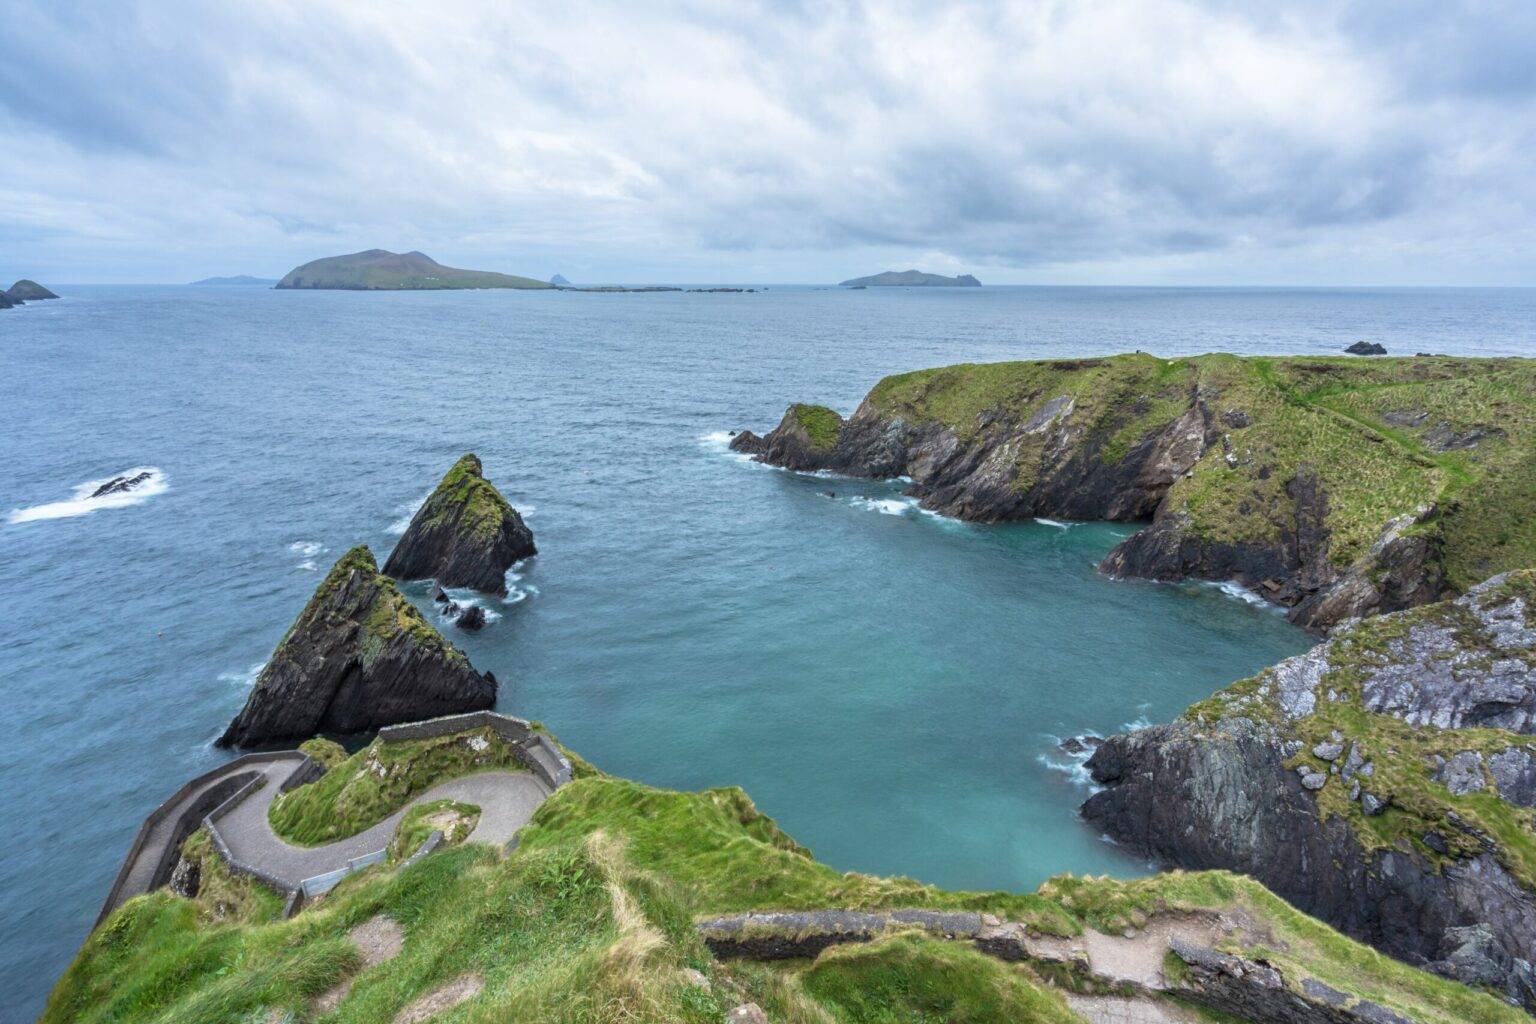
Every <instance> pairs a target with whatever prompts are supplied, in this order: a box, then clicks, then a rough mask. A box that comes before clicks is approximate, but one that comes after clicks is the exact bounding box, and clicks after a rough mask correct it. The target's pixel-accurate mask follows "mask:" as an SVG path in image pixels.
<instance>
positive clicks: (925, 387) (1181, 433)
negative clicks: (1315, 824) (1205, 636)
mask: <svg viewBox="0 0 1536 1024" xmlns="http://www.w3.org/2000/svg"><path fill="white" fill-rule="evenodd" d="M764 447H765V450H764V452H763V453H762V454H761V455H759V456H758V457H759V458H761V459H762V460H763V461H765V462H769V463H771V464H773V465H778V466H784V467H786V468H790V469H796V470H822V469H825V470H831V471H834V472H839V473H847V474H850V475H854V476H871V477H896V476H909V477H911V478H912V481H913V483H912V486H911V490H910V493H912V494H914V495H916V496H918V497H920V498H921V499H922V504H923V506H924V507H925V508H928V509H932V510H935V511H938V512H942V513H945V514H948V515H954V516H959V517H961V518H964V519H972V520H978V521H984V522H995V521H1002V520H1011V519H1027V518H1031V517H1034V516H1051V517H1057V518H1075V519H1111V520H1124V521H1145V520H1151V525H1150V526H1149V527H1148V528H1147V529H1145V530H1143V531H1141V532H1140V533H1138V534H1136V535H1135V536H1134V537H1131V538H1130V539H1128V540H1127V541H1125V542H1124V543H1123V544H1121V545H1120V546H1119V547H1118V548H1116V549H1115V550H1114V551H1113V552H1112V553H1111V554H1110V555H1109V556H1108V557H1107V558H1106V559H1105V561H1104V564H1103V568H1104V570H1105V571H1107V572H1109V573H1112V574H1117V575H1127V576H1138V577H1146V578H1151V579H1166V580H1171V579H1182V578H1187V577H1193V578H1201V579H1211V580H1237V581H1239V582H1241V583H1243V584H1245V585H1246V586H1249V587H1251V588H1253V589H1254V590H1256V591H1258V592H1259V593H1260V594H1262V595H1263V596H1265V597H1267V598H1269V599H1270V600H1272V601H1275V602H1277V603H1280V604H1283V605H1285V606H1287V607H1289V608H1290V609H1291V612H1290V615H1291V618H1292V619H1293V621H1296V622H1298V623H1300V624H1302V625H1305V626H1309V627H1313V628H1320V629H1326V628H1330V627H1332V626H1333V625H1334V624H1335V623H1338V622H1340V621H1343V620H1344V619H1347V618H1350V617H1352V616H1359V615H1365V614H1370V613H1372V612H1378V611H1394V610H1398V609H1401V608H1407V607H1413V606H1416V605H1420V604H1423V603H1426V602H1428V601H1433V600H1436V599H1439V598H1441V597H1445V596H1448V595H1451V594H1455V593H1459V592H1462V591H1463V590H1465V588H1466V587H1468V586H1471V585H1472V584H1474V583H1476V582H1477V581H1478V580H1482V579H1486V578H1487V577H1488V576H1490V575H1493V574H1494V573H1497V572H1501V571H1504V570H1507V569H1512V568H1518V567H1521V566H1526V565H1532V564H1536V362H1532V361H1529V360H1516V359H1479V360H1472V359H1453V358H1445V357H1434V358H1408V359H1382V360H1376V361H1372V362H1369V363H1367V362H1364V361H1360V360H1350V359H1346V358H1289V359H1260V358H1242V357H1237V356H1228V355H1208V356H1199V357H1195V358H1190V359H1176V360H1163V359H1157V358H1155V357H1153V356H1149V355H1144V354H1139V353H1138V354H1135V355H1125V356H1115V357H1110V358H1105V359H1078V360H1052V361H1043V362H1031V363H996V364H987V365H961V366H951V367H945V368H943V369H938V370H923V371H918V372H915V373H907V374H901V375H898V376H894V377H888V378H886V379H885V380H883V381H881V382H880V383H879V384H878V385H876V386H875V388H874V390H872V391H871V392H870V393H869V395H868V397H866V398H865V400H864V401H863V403H861V404H860V406H859V408H858V410H857V411H856V412H855V413H854V415H853V416H852V417H851V418H849V419H847V420H844V419H843V418H842V417H841V416H839V415H838V414H837V413H836V412H834V411H833V410H831V409H826V408H823V407H820V406H807V405H796V406H792V407H791V408H790V410H789V412H788V413H786V415H785V418H784V420H783V421H782V422H781V423H780V424H779V426H778V428H776V429H775V430H774V431H773V432H771V433H770V434H768V435H767V436H766V437H765V438H764Z"/></svg>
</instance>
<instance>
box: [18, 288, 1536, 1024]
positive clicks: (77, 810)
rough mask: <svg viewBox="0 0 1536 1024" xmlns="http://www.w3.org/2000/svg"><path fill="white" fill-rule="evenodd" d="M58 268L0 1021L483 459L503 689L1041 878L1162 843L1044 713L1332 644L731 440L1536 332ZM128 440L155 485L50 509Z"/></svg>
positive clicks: (1123, 712)
mask: <svg viewBox="0 0 1536 1024" xmlns="http://www.w3.org/2000/svg"><path fill="white" fill-rule="evenodd" d="M59 290H60V291H61V292H64V293H65V294H66V296H67V297H66V299H65V300H63V301H61V302H58V303H50V304H34V305H28V306H26V307H23V308H21V309H19V310H11V311H6V312H4V313H0V347H3V348H4V350H5V352H6V373H5V375H4V378H3V383H0V388H3V397H4V401H3V402H0V465H3V466H4V467H5V470H4V473H3V475H0V601H3V602H4V604H3V609H0V612H3V619H0V621H4V622H5V623H6V626H5V629H4V630H3V631H0V669H3V678H4V680H5V699H4V705H3V706H4V708H5V720H4V721H5V726H6V736H7V742H6V743H4V744H0V812H3V814H4V818H5V820H6V821H7V822H8V823H10V826H11V827H10V829H9V833H10V835H11V836H12V844H11V845H10V847H9V849H8V853H7V856H6V857H4V858H0V919H3V920H4V921H5V922H6V926H5V928H4V929H3V931H0V991H4V992H5V993H6V999H7V1001H8V1002H9V1005H8V1007H6V1008H3V1009H0V1018H4V1019H7V1020H8V1019H13V1016H12V1015H14V1019H29V1018H30V1017H31V1016H32V1015H34V1014H35V1013H36V1011H37V1010H38V1008H39V1007H40V1005H41V1000H42V998H43V997H44V995H45V994H46V992H47V989H48V988H49V987H50V986H51V984H52V983H53V981H54V979H55V978H56V977H57V975H58V973H59V972H60V971H61V970H62V969H63V967H64V966H65V965H66V964H67V962H68V959H69V957H70V956H71V955H72V954H73V952H74V950H75V949H76V948H77V946H78V944H79V942H80V940H81V938H82V937H83V936H84V935H85V933H86V930H87V929H88V927H89V925H90V922H91V920H92V919H93V917H94V915H95V912H96V909H97V907H98V906H99V905H100V901H101V899H102V897H103V896H104V894H105V892H106V889H107V886H108V884H109V883H110V880H111V878H112V875H113V874H114V872H115V871H116V869H117V866H118V863H119V858H120V857H121V856H122V854H123V853H124V852H125V850H126V848H127V845H128V842H129V840H130V838H131V837H132V834H133V832H134V830H135V829H136V827H137V826H138V823H139V821H140V820H141V819H142V817H143V815H144V814H145V813H146V812H147V811H148V810H150V809H151V808H152V807H153V806H154V805H155V804H156V803H158V802H159V801H160V800H161V799H162V798H163V797H164V796H165V795H166V794H168V793H169V792H170V791H171V790H172V789H174V788H175V787H176V786H177V785H178V784H179V783H180V782H181V781H182V780H183V779H184V778H185V777H187V776H188V775H190V774H192V773H194V772H197V771H200V770H203V769H205V768H207V767H209V766H211V765H212V764H215V763H217V762H218V761H220V760H221V759H223V758H224V757H225V756H226V755H225V754H223V753H221V752H219V751H215V750H214V749H212V748H211V746H210V745H209V742H210V741H211V740H212V738H213V737H214V736H215V735H217V733H218V732H219V731H220V729H222V727H223V726H224V724H225V723H226V722H227V721H228V719H229V718H230V716H231V715H232V714H233V713H234V712H235V711H236V710H237V709H238V708H239V706H240V705H241V703H242V702H243V701H244V699H245V695H246V692H247V687H248V685H249V681H250V679H251V678H252V677H253V672H254V668H255V667H256V666H258V665H259V664H260V663H261V661H262V660H263V659H264V658H265V657H266V656H267V654H268V653H269V652H270V651H271V649H272V647H273V646H274V645H275V644H276V642H277V641H278V639H279V638H280V637H281V636H282V634H283V632H284V631H285V630H286V629H287V627H288V625H289V624H290V623H291V622H292V620H293V618H294V616H295V615H296V614H297V612H298V610H299V609H300V608H301V607H302V605H303V603H304V601H305V600H306V599H307V597H308V596H309V594H310V592H311V591H312V590H313V588H314V586H315V585H316V583H317V582H318V578H319V575H318V574H319V573H320V572H323V570H324V569H325V568H326V567H327V566H328V565H329V564H330V562H331V561H333V560H334V559H335V558H337V557H338V556H339V555H340V554H341V553H342V552H343V551H345V550H346V548H347V547H348V546H349V545H351V544H354V543H358V542H366V543H369V544H371V545H373V546H374V548H375V551H376V552H378V553H379V554H380V555H381V557H382V555H383V554H384V552H385V551H387V549H388V548H389V547H390V545H391V544H392V543H393V541H394V538H395V536H396V535H395V534H394V533H393V532H392V527H394V526H395V525H396V524H398V523H399V522H400V521H401V520H402V518H403V517H405V516H407V515H408V514H409V511H410V509H411V508H412V506H413V504H414V503H415V502H418V501H419V500H420V499H421V498H422V497H423V496H424V495H425V493H426V492H427V491H428V490H429V489H430V487H431V486H432V484H433V483H434V482H435V481H436V479H437V478H438V477H439V476H440V475H441V474H442V473H443V472H444V470H445V469H446V468H447V467H448V466H449V465H450V464H451V462H452V461H453V460H454V459H455V458H456V457H457V456H458V455H459V454H461V453H463V452H464V451H468V450H474V451H476V452H478V453H479V454H480V455H481V456H482V458H483V459H484V461H485V465H486V468H487V471H488V473H489V475H490V476H491V477H492V478H493V479H494V480H496V481H497V482H498V484H500V485H501V486H502V488H503V490H504V491H505V493H506V494H507V495H508V497H509V498H511V499H512V500H513V501H514V503H516V504H518V505H519V506H520V507H521V508H522V509H523V510H524V512H525V513H526V514H527V518H528V522H529V525H530V526H531V527H532V529H533V530H534V531H535V533H536V535H537V539H538V543H539V547H540V550H541V554H540V555H539V556H538V557H537V558H536V559H534V560H533V561H532V562H530V563H529V564H527V565H526V566H524V567H523V568H522V570H521V572H520V574H519V579H518V580H517V581H516V589H515V590H514V593H513V599H512V602H511V603H508V604H500V603H496V604H494V605H493V606H492V611H494V612H497V613H498V614H499V616H500V617H499V618H498V619H497V620H496V621H494V622H493V623H492V624H491V626H490V627H489V628H488V629H486V630H485V631H484V632H483V633H481V634H479V635H476V636H464V635H462V634H454V639H455V640H456V641H457V642H459V643H460V644H461V645H462V646H463V647H464V649H465V650H466V651H468V653H469V654H470V656H471V658H472V659H473V660H474V662H475V663H476V664H477V665H478V666H480V667H482V668H486V669H490V670H493V671H494V672H495V673H496V675H497V676H498V678H500V679H502V680H503V692H502V698H501V702H500V707H501V708H502V709H503V710H505V711H509V712H513V713H517V714H522V715H528V716H531V717H537V718H540V719H542V720H544V721H545V722H547V723H548V724H549V725H550V726H551V728H553V729H554V730H556V731H557V732H558V733H559V735H560V736H561V737H562V738H563V739H565V740H566V741H567V742H568V743H570V744H571V745H572V746H574V747H575V748H576V749H578V750H579V751H581V752H582V753H583V754H585V755H586V756H587V757H589V758H590V759H592V760H593V761H594V762H596V763H597V764H599V765H601V766H602V767H604V768H606V769H608V770H610V771H614V772H618V773H621V774H624V775H627V776H632V777H634V778H637V779H641V780H644V781H646V782H650V783H654V784H657V785H664V786H678V787H689V788H695V787H703V786H717V785H726V784H738V785H742V786H744V787H745V788H746V789H747V790H748V791H749V792H750V793H751V794H752V796H753V797H754V799H755V800H756V801H757V803H758V805H759V806H760V807H761V808H762V809H763V810H764V811H765V812H767V813H768V814H771V815H773V816H774V817H775V818H777V819H778V820H779V821H780V822H781V823H782V824H783V825H784V826H785V827H786V828H787V829H788V830H789V831H790V832H791V833H792V834H793V835H795V836H796V837H797V838H798V839H800V840H801V841H802V842H804V843H806V844H807V845H808V846H810V847H811V849H812V850H813V851H814V852H815V853H816V854H817V855H818V856H819V857H821V858H822V859H824V860H826V861H828V862H830V863H831V864H834V865H836V866H837V867H839V868H845V869H859V870H865V871H874V872H882V873H902V874H908V875H912V876H914V877H917V878H920V879H923V880H925V881H930V882H934V883H939V884H942V885H946V886H966V887H1003V888H1010V889H1024V888H1032V887H1034V886H1035V885H1037V884H1038V883H1039V882H1040V881H1041V880H1042V879H1044V878H1045V877H1047V876H1049V875H1050V874H1053V873H1056V872H1060V871H1068V870H1071V871H1078V872H1104V871H1108V872H1116V873H1122V874H1126V873H1135V872H1138V871H1142V870H1145V866H1144V865H1142V864H1139V863H1138V862H1136V861H1134V860H1131V859H1129V858H1126V857H1125V856H1123V855H1122V854H1121V853H1120V852H1119V851H1118V850H1117V849H1116V848H1115V847H1113V846H1110V845H1108V844H1107V843H1105V842H1103V841H1101V840H1100V838H1099V837H1098V836H1096V835H1094V834H1093V833H1092V832H1091V831H1089V830H1088V829H1086V828H1085V827H1084V826H1083V825H1082V824H1081V823H1080V821H1079V820H1078V819H1077V818H1076V816H1075V808H1076V806H1077V804H1078V803H1079V802H1080V801H1081V800H1082V799H1083V797H1084V796H1085V795H1086V790H1085V789H1084V788H1083V785H1082V783H1081V781H1079V780H1077V779H1075V778H1074V776H1073V774H1072V771H1071V769H1072V767H1073V765H1071V764H1070V763H1069V762H1067V761H1066V759H1065V758H1063V757H1061V756H1060V755H1059V754H1057V752H1056V751H1055V749H1054V743H1055V741H1054V739H1053V737H1057V736H1062V735H1067V734H1071V733H1075V732H1079V731H1082V730H1096V731H1106V730H1112V729H1116V728H1119V727H1120V726H1121V725H1122V724H1125V723H1128V722H1131V721H1135V720H1143V721H1158V720H1165V719H1167V718H1169V717H1171V716H1173V715H1175V714H1176V713H1177V712H1178V711H1179V710H1181V709H1182V708H1183V707H1184V706H1185V705H1187V704H1188V703H1190V702H1191V701H1193V700H1196V699H1199V698H1201V697H1204V696H1206V695H1207V694H1209V693H1210V692H1211V691H1212V690H1214V689H1216V688H1217V687H1219V686H1221V685H1223V684H1224V683H1226V682H1228V681H1230V680H1233V679H1236V678H1239V677H1241V676H1244V675H1247V674H1249V673H1251V672H1253V671H1254V670H1256V669H1258V668H1260V667H1261V666H1263V665H1265V664H1268V663H1270V662H1272V661H1274V660H1276V659H1278V658H1280V657H1283V656H1285V655H1288V654H1291V653H1295V652H1297V651H1299V650H1302V649H1303V648H1304V647H1305V646H1307V644H1308V638H1307V637H1306V636H1305V635H1303V634H1302V633H1300V632H1298V631H1296V630H1294V629H1293V628H1291V627H1290V626H1288V625H1287V624H1286V623H1285V622H1284V621H1283V619H1281V618H1280V617H1279V616H1278V615H1276V614H1275V613H1274V612H1272V611H1270V610H1268V609H1265V608H1260V607H1254V606H1252V605H1249V604H1247V603H1245V602H1243V601H1242V600H1239V599H1237V598H1235V597H1233V596H1229V595H1227V594H1224V593H1222V592H1221V591H1219V590H1218V589H1216V588H1213V587H1209V586H1200V585H1191V586H1178V587H1175V586H1163V585H1153V584H1145V583H1127V582H1112V581H1109V580H1105V579H1102V578H1100V577H1098V576H1097V575H1096V574H1095V572H1094V569H1093V567H1094V564H1095V563H1096V562H1097V560H1098V559H1099V558H1100V557H1101V556H1102V555H1103V554H1104V552H1106V551H1107V550H1109V548H1110V547H1111V546H1113V544H1114V543H1115V542H1116V541H1117V540H1118V539H1119V538H1120V537H1122V536H1124V535H1125V534H1126V533H1127V532H1128V531H1129V530H1131V529H1132V527H1130V526H1127V525H1105V524H1081V525H1071V526H1069V527H1068V528H1065V529H1063V528H1060V527H1058V526H1052V525H1048V524H1041V523H1023V524H1018V525H1013V526H1007V527H976V526H969V525H965V524H961V523H956V522H952V521H947V520H942V519H938V518H935V517H933V516H929V515H926V514H923V513H919V512H917V511H916V510H915V509H913V508H912V507H911V505H910V503H909V502H906V501H904V500H903V499H901V497H900V495H899V487H898V486H895V485H887V484H876V483H869V482H860V481H850V480H841V479H828V478H819V477H810V476H800V475H796V474H790V473H785V472H780V471H777V470H773V469H768V468H766V467H763V466H759V465H756V464H751V463H746V462H743V461H741V460H740V459H738V458H736V457H734V456H732V455H730V454H729V453H728V452H726V451H725V449H724V444H723V442H722V439H721V436H720V435H721V433H722V432H723V431H725V430H728V429H731V428H734V427H740V426H751V427H754V428H757V429H759V430H762V429H764V428H766V427H769V426H771V425H772V424H773V423H775V422H776V421H777V419H778V417H779V415H780V414H781V413H782V411H783V408H784V406H785V405H786V404H787V403H788V402H789V401H791V400H808V401H820V402H825V403H828V404H831V405H834V406H836V407H838V408H841V409H843V410H844V411H850V410H851V409H852V408H853V407H854V405H855V404H856V403H857V402H858V400H859V399H860V398H861V397H862V395H863V394H864V392H865V391H867V390H868V388H869V387H870V385H872V384H873V383H874V381H875V380H876V379H877V378H878V377H879V376H881V375H882V374H884V373H887V372H892V371H897V370H906V369H912V368H915V367H922V366H931V365H938V364H942V363H951V362H959V361H967V360H993V359H1003V358H1037V357H1045V356H1060V355H1085V354H1092V353H1107V352H1114V351H1122V350H1128V349H1137V348H1139V349H1145V350H1152V351H1157V352H1159V353H1162V354H1174V353H1190V352H1201V351H1209V350H1213V349H1226V350H1235V351H1244V352H1335V351H1337V350H1338V349H1339V348H1341V347H1342V346H1343V345H1345V344H1348V343H1349V342H1351V341H1354V340H1357V339H1359V338H1361V337H1368V338H1372V339H1373V340H1382V341H1384V342H1385V343H1386V344H1387V345H1388V347H1389V348H1393V349H1395V350H1407V351H1414V350H1417V349H1432V350H1434V351H1450V352H1484V353H1499V352H1532V351H1536V342H1533V324H1536V299H1533V293H1531V292H1524V291H1506V292H1475V291H1450V292H1433V291H1387V292H1366V291H1338V292H1328V291H1324V292H1300V291H1295V292H1292V291H1248V292H1245V291H1176V290H1155V289H1125V290H1116V289H990V288H988V289H979V290H960V291H938V292H922V291H915V292H914V291H886V292H882V291H878V290H874V289H871V290H869V291H863V292H838V291H826V290H813V289H777V288H776V289H773V290H771V291H769V292H767V293H760V294H755V295H718V294H717V295H686V294H650V295H573V294H563V293H562V294H543V293H538V294H519V293H509V292H470V293H444V294H435V295H434V294H372V295H370V294H354V293H304V292H274V291H261V290H256V291H253V290H249V289H188V288H170V287H166V288H137V289H130V288H91V287H78V288H67V287H64V288H60V289H59ZM135 466H153V467H156V468H157V469H158V470H159V471H160V473H161V474H162V476H163V490H162V491H161V492H160V493H156V494H154V495H152V496H150V497H148V498H147V499H145V500H143V501H142V502H140V503H138V504H133V505H129V506H125V507H115V508H97V509H95V510H94V511H89V512H88V514H84V515H75V516H62V515H61V513H65V512H71V511H74V512H80V511H85V510H86V509H88V508H90V507H91V506H90V505H89V504H86V505H78V504H77V505H73V506H66V507H63V508H58V507H55V508H46V509H42V510H38V506H43V505H46V504H49V503H57V502H68V501H69V500H70V499H71V497H72V492H73V490H74V489H75V488H76V487H77V486H79V485H82V484H84V483H85V482H87V481H91V480H95V479H99V478H102V477H106V476H109V475H112V474H115V473H117V472H120V471H122V470H125V469H128V468H129V467H135ZM827 491H832V492H835V497H829V496H827V495H826V494H825V493H824V492H827ZM11 509H18V510H23V511H22V512H21V513H20V514H19V515H16V514H12V515H11V516H10V517H9V518H10V519H12V520H20V521H7V519H6V516H5V513H6V512H7V511H9V510H11ZM27 510H31V511H27ZM414 593H415V595H416V597H417V599H418V601H420V602H421V603H422V604H423V605H424V606H425V604H426V602H425V601H422V598H424V596H425V594H424V591H422V590H421V589H420V588H417V589H416V590H415V591H414ZM1052 763H1054V764H1055V765H1056V766H1054V767H1053V764H1052Z"/></svg>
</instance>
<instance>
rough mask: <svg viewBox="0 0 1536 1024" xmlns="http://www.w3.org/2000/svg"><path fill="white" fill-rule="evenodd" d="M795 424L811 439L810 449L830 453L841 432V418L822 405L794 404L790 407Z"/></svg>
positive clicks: (835, 445)
mask: <svg viewBox="0 0 1536 1024" xmlns="http://www.w3.org/2000/svg"><path fill="white" fill-rule="evenodd" d="M789 411H790V414H791V415H792V416H794V418H795V422H796V423H798V424H800V426H801V427H802V428H804V430H805V433H806V436H807V437H809V438H810V439H811V447H812V448H815V449H817V450H819V451H830V450H831V449H833V448H835V447H837V439H838V436H839V435H840V434H841V433H842V431H843V418H842V417H841V416H839V415H838V414H837V413H836V412H834V411H833V410H831V409H828V408H827V407H826V406H824V405H804V404H795V405H792V406H790V409H789Z"/></svg>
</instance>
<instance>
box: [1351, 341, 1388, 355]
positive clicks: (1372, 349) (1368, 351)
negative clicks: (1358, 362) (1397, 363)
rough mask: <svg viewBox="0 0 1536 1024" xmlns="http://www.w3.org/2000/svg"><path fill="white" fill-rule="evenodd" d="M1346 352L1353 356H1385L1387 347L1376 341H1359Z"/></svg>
mask: <svg viewBox="0 0 1536 1024" xmlns="http://www.w3.org/2000/svg"><path fill="white" fill-rule="evenodd" d="M1344 351H1345V352H1348V353H1349V354H1350V355H1352V356H1384V355H1386V354H1387V347H1386V346H1385V345H1383V344H1381V343H1379V342H1375V341H1357V342H1355V343H1354V344H1353V345H1351V346H1349V348H1346V349H1345V350H1344Z"/></svg>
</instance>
